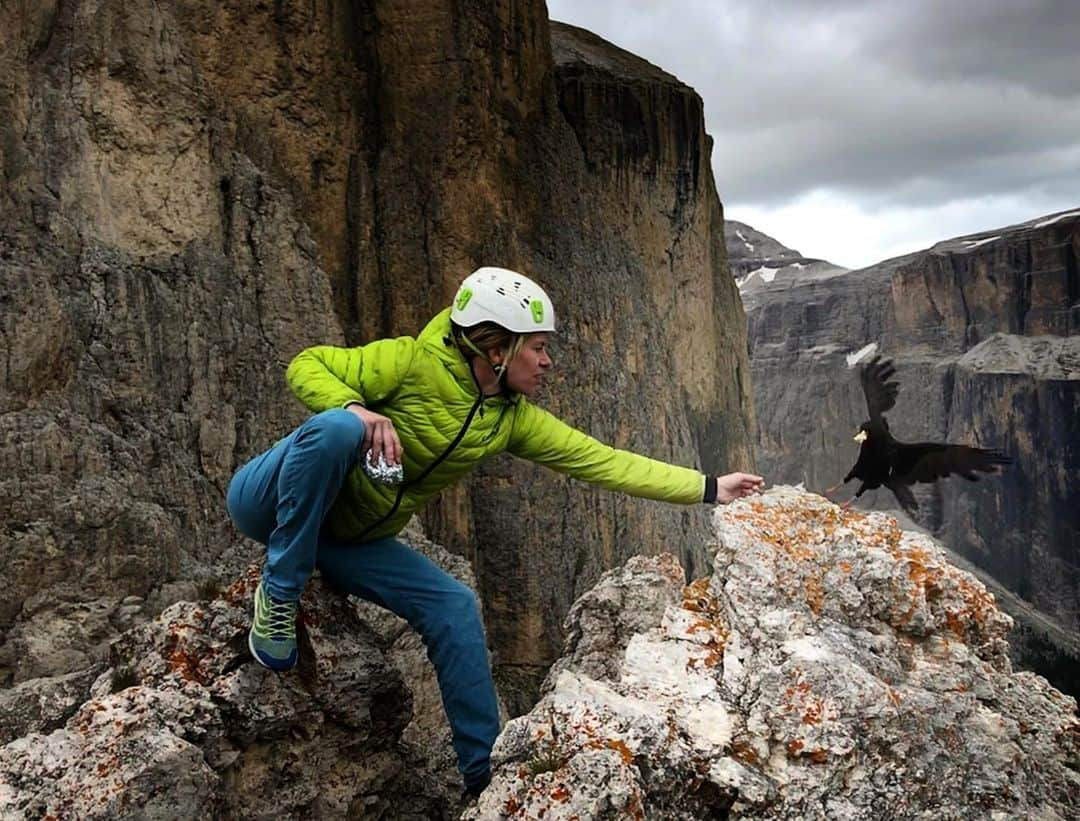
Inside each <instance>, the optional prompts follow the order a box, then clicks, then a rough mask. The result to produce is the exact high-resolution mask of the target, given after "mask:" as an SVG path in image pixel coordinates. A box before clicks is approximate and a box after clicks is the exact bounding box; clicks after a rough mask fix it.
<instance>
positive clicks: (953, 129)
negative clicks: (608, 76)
mask: <svg viewBox="0 0 1080 821" xmlns="http://www.w3.org/2000/svg"><path fill="white" fill-rule="evenodd" d="M548 10H549V14H550V17H551V18H552V19H553V20H560V21H563V22H567V23H573V24H574V25H578V26H582V27H583V28H587V29H589V30H590V31H592V32H595V33H596V34H598V35H600V36H601V37H603V38H604V39H606V40H609V41H611V42H612V43H614V44H615V45H617V46H620V47H621V48H624V49H626V50H628V51H631V52H633V53H635V54H637V55H639V56H641V57H644V58H645V59H646V60H649V61H650V62H652V63H654V64H656V65H658V66H659V67H661V68H663V69H664V70H666V71H668V72H669V73H671V74H674V75H675V76H677V77H678V78H679V79H680V80H681V81H683V82H684V83H686V84H687V85H690V86H692V87H693V88H694V89H695V90H696V91H697V92H698V94H700V95H701V97H702V99H703V100H704V103H705V120H706V130H707V131H708V132H709V134H711V135H712V137H713V139H714V141H715V145H714V148H713V157H712V159H713V173H714V174H715V176H716V184H717V188H718V189H719V192H720V199H721V200H722V201H723V203H724V207H725V215H726V216H727V218H728V219H736V220H740V221H742V222H746V223H749V224H750V225H752V226H753V227H755V228H757V229H758V230H760V231H763V232H765V233H766V234H769V235H770V236H772V237H774V238H775V239H777V240H779V241H780V242H782V243H783V244H785V245H787V246H788V247H791V248H795V249H797V250H799V251H801V252H802V253H803V254H804V255H806V256H809V257H820V258H823V259H827V260H829V261H831V262H834V263H837V264H839V265H845V266H847V267H852V268H854V267H862V266H864V265H870V264H872V263H874V262H878V261H880V260H883V259H887V258H888V257H892V256H896V255H898V254H903V253H907V252H908V251H914V250H919V249H921V248H926V247H928V246H930V245H932V244H934V243H935V242H937V241H939V240H943V239H948V238H950V237H955V236H961V235H964V234H970V233H975V232H977V231H984V230H990V229H994V228H1000V227H1002V226H1006V225H1011V224H1014V223H1017V222H1023V221H1025V220H1029V219H1032V218H1034V217H1037V216H1041V215H1043V214H1048V213H1052V212H1055V211H1063V210H1073V209H1080V0H1010V1H1009V2H1006V1H1005V0H882V1H880V2H866V0H857V1H856V0H813V2H810V0H805V2H803V1H802V0H715V2H704V0H702V1H701V2H698V1H697V0H682V1H681V2H678V3H674V2H672V3H661V2H644V0H621V1H618V2H616V1H615V0H613V1H612V2H598V1H597V0H549V1H548Z"/></svg>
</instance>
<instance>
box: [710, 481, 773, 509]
mask: <svg viewBox="0 0 1080 821" xmlns="http://www.w3.org/2000/svg"><path fill="white" fill-rule="evenodd" d="M764 484H765V480H764V479H762V478H761V477H760V476H755V475H754V474H753V473H728V474H726V475H724V476H717V477H716V501H717V502H719V503H720V504H724V505H726V504H727V503H728V502H734V501H735V500H736V499H741V498H742V497H743V496H750V495H751V494H753V493H759V492H760V491H761V488H762V486H763V485H764Z"/></svg>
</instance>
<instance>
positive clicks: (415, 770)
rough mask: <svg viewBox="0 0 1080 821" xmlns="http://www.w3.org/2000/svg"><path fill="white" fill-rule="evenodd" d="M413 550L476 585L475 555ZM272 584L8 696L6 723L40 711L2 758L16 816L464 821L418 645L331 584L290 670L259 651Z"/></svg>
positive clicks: (3, 788)
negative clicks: (261, 601)
mask: <svg viewBox="0 0 1080 821" xmlns="http://www.w3.org/2000/svg"><path fill="white" fill-rule="evenodd" d="M410 540H411V542H412V544H413V545H414V546H416V547H417V548H418V549H421V550H422V551H423V552H424V553H425V554H427V555H428V556H430V557H431V558H432V559H433V560H435V561H437V562H438V563H440V564H442V565H443V566H444V567H446V568H447V569H448V570H450V571H451V572H453V573H454V574H455V575H458V577H459V578H461V579H462V581H465V582H466V583H470V584H471V583H473V578H472V574H471V572H470V571H469V568H468V566H467V563H465V562H464V560H463V559H461V558H460V557H456V556H451V555H450V554H448V553H446V551H445V550H443V549H442V548H440V547H438V546H437V545H434V544H432V543H430V542H428V541H427V540H426V539H424V538H423V536H422V535H420V534H418V533H412V534H411V535H410ZM258 572H259V569H258V567H257V566H252V567H251V568H249V569H248V571H246V572H245V573H244V575H243V576H242V577H241V578H240V579H238V580H237V581H236V582H235V583H234V584H232V585H230V586H229V587H228V588H227V589H226V590H225V591H224V592H223V593H222V594H221V595H220V596H219V597H217V598H214V599H213V600H210V601H203V602H187V601H185V602H178V603H176V604H173V605H171V606H170V607H168V608H166V609H165V610H164V611H163V612H162V613H161V614H160V615H159V616H158V617H157V618H156V619H154V620H153V621H151V622H149V623H147V624H145V625H143V626H141V627H138V628H133V629H131V630H129V631H128V632H126V633H125V634H124V635H123V636H121V637H120V638H119V639H118V640H117V641H115V642H114V643H113V645H112V647H111V652H110V656H109V659H108V661H107V663H103V664H101V665H99V666H98V667H96V668H91V669H89V670H87V671H85V672H83V673H81V674H79V676H78V678H77V680H76V678H75V677H70V676H69V677H65V678H62V679H56V680H49V679H36V680H33V681H28V682H24V683H23V684H21V685H19V687H17V688H15V689H14V690H12V691H8V693H7V694H6V696H5V698H4V700H3V701H0V709H3V711H4V713H5V718H9V717H12V716H13V714H16V713H19V707H20V706H22V707H23V708H25V707H27V706H29V705H30V703H31V702H34V703H36V704H37V705H39V707H38V708H34V709H24V710H23V712H21V713H19V715H21V718H22V722H21V725H16V726H19V729H18V730H17V732H16V734H17V735H18V736H19V737H18V738H15V739H14V740H10V743H7V745H6V746H4V747H2V748H0V816H3V817H4V818H42V817H52V818H79V819H113V818H148V817H153V818H176V819H181V818H183V819H194V818H199V819H201V818H263V817H266V816H267V815H274V816H277V817H281V818H310V817H318V818H345V817H350V818H354V817H355V818H359V817H363V818H374V817H391V818H403V819H405V818H416V819H419V818H440V817H451V816H452V815H456V814H457V812H458V811H459V810H460V809H461V805H460V803H459V802H460V793H461V784H460V777H459V776H458V775H457V772H456V768H455V763H456V762H455V759H454V756H453V751H452V749H451V747H450V732H449V729H448V727H447V725H446V719H445V716H444V713H443V711H442V705H441V702H440V701H438V696H437V693H438V690H437V686H436V684H435V676H434V673H433V671H432V669H431V667H430V665H429V664H428V663H427V660H426V657H425V654H424V651H423V646H422V645H421V644H420V642H419V639H418V638H417V636H416V634H415V633H413V632H412V631H411V630H410V629H409V628H408V626H407V625H405V623H404V622H403V621H401V620H400V619H397V618H396V617H394V616H391V615H390V614H388V613H386V612H385V611H381V610H378V609H377V608H373V607H371V606H370V605H367V604H364V603H357V602H355V601H354V600H351V599H346V598H345V597H343V596H341V595H339V594H337V593H334V592H332V591H330V590H328V589H327V588H326V587H324V586H323V585H322V584H321V582H319V581H316V582H314V583H313V584H312V586H311V587H310V588H309V589H308V591H307V592H306V593H305V596H304V599H303V601H302V614H301V623H302V628H301V632H300V636H301V662H300V665H299V667H298V669H297V671H296V672H292V673H288V674H275V673H272V672H270V671H269V670H265V669H263V668H262V667H260V666H258V665H257V664H255V662H254V661H253V660H252V659H251V657H250V655H249V654H248V652H247V630H248V627H249V626H250V601H251V594H252V590H253V589H254V586H255V584H256V582H257V578H258ZM15 692H21V693H22V694H24V697H23V698H22V699H20V703H19V705H16V704H15V699H14V698H12V694H13V693H15ZM432 693H434V694H435V699H434V700H433V699H432ZM30 694H33V695H34V697H33V698H31V697H30ZM46 704H51V705H52V706H51V707H50V708H49V709H45V705H46ZM61 705H62V707H61ZM61 713H64V714H66V717H65V718H64V719H63V720H62V721H59V722H58V721H57V719H58V718H59V717H60V714H61ZM13 724H15V722H5V725H6V727H8V728H10V727H11V726H13ZM57 724H59V726H57ZM5 740H8V739H5Z"/></svg>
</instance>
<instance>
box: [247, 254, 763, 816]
mask: <svg viewBox="0 0 1080 821" xmlns="http://www.w3.org/2000/svg"><path fill="white" fill-rule="evenodd" d="M554 330H555V311H554V309H553V308H552V305H551V300H550V299H549V298H548V295H547V294H546V293H545V292H544V290H543V289H542V288H540V286H538V285H537V284H536V283H534V282H532V281H531V280H529V279H528V278H526V277H524V276H522V275H521V274H518V273H515V272H513V271H508V270H506V269H504V268H480V269H479V270H477V271H475V272H474V273H472V274H471V275H470V276H469V277H467V278H466V279H465V281H464V282H463V283H462V284H461V287H460V288H459V290H458V293H457V296H456V297H455V298H454V303H453V305H451V307H449V308H447V309H446V310H444V311H442V312H441V313H440V314H439V315H438V316H436V317H435V318H434V319H433V320H431V322H430V323H428V326H427V327H426V328H425V329H424V330H423V332H422V333H421V334H420V336H419V337H417V338H416V339H413V338H411V337H399V338H397V339H383V340H379V341H377V342H372V343H371V344H369V345H364V346H362V347H359V348H335V347H329V346H322V347H315V348H309V349H308V350H306V351H304V352H302V353H301V354H300V355H298V356H297V357H296V358H295V359H294V360H293V361H292V363H291V364H290V365H289V368H288V371H287V374H286V375H287V378H288V382H289V385H290V387H291V388H292V390H293V391H294V392H295V393H296V395H297V396H298V397H299V398H300V399H301V400H302V401H303V402H304V404H306V405H307V406H308V407H309V408H311V410H313V411H315V412H316V413H315V415H314V416H312V417H310V418H309V419H308V420H307V421H306V422H304V423H303V424H302V425H300V427H298V428H297V429H296V430H295V431H293V432H292V433H291V434H290V435H289V436H287V437H286V438H285V439H283V440H282V441H280V442H278V443H277V444H276V445H275V446H274V447H273V448H271V449H270V450H269V451H267V452H265V453H263V454H262V455H260V456H257V457H256V458H255V459H253V460H252V461H251V462H249V463H248V464H246V465H244V466H243V467H242V468H241V469H240V470H239V471H238V472H237V474H236V476H235V477H234V478H233V480H232V483H231V485H230V487H229V494H228V507H229V513H230V515H231V516H232V518H233V520H234V521H235V522H236V525H237V527H239V529H240V530H241V531H242V532H243V533H244V534H246V535H247V536H249V537H251V538H253V539H256V540H258V541H260V542H263V543H264V544H266V545H267V559H266V565H265V567H264V569H263V577H262V581H261V583H260V584H259V586H258V588H257V589H256V592H255V616H254V620H253V623H252V627H251V632H250V634H249V638H248V643H249V646H250V648H251V653H252V655H253V656H254V657H255V659H256V660H257V661H258V662H259V663H260V664H262V665H264V666H266V667H269V668H271V669H273V670H288V669H290V668H291V667H293V666H294V665H295V664H296V661H297V646H296V613H297V601H298V600H299V598H300V594H301V593H302V592H303V589H304V585H305V584H306V583H307V580H308V578H309V577H310V576H311V573H312V572H313V570H314V568H315V567H318V568H319V570H320V571H321V573H322V575H323V578H324V579H326V580H327V581H328V582H329V583H330V584H331V585H333V586H335V587H337V588H340V589H343V590H345V591H347V592H349V593H352V594H354V595H356V596H360V597H361V598H364V599H367V600H369V601H372V602H375V603H376V604H379V605H381V606H383V607H386V608H389V609H390V610H392V611H393V612H395V613H397V614H398V615H400V616H402V617H403V618H405V619H406V620H408V622H409V623H410V624H411V625H412V626H413V627H414V628H415V629H416V630H417V631H418V632H419V633H420V635H421V636H422V637H423V639H424V643H425V645H426V646H427V651H428V657H429V658H430V659H431V661H432V663H433V664H434V665H435V670H436V673H437V675H438V680H439V687H440V689H441V691H442V697H443V705H444V707H445V709H446V713H447V717H448V718H449V721H450V726H451V729H452V731H453V742H454V749H455V752H456V753H457V756H458V766H459V768H460V769H461V773H462V775H463V777H464V780H465V786H466V792H469V793H471V794H474V795H475V794H479V792H480V791H481V790H482V789H483V788H484V787H485V786H486V785H487V783H488V781H490V778H491V775H490V769H489V767H490V765H489V756H490V752H491V746H492V744H493V743H494V741H495V736H496V735H497V734H498V731H499V716H498V708H497V706H496V700H495V688H494V686H493V684H492V680H491V672H490V669H489V666H488V657H487V647H486V645H485V641H484V632H483V626H482V624H481V621H480V617H479V611H478V608H477V601H476V597H475V594H474V593H473V592H472V590H470V589H469V588H468V587H466V586H465V585H463V584H461V583H460V582H458V581H457V580H455V579H454V578H453V577H451V576H450V575H448V574H447V573H445V572H444V571H443V570H441V569H440V568H439V567H437V566H436V565H434V564H433V563H432V562H430V561H428V560H427V559H426V558H424V557H423V556H421V555H420V554H419V553H416V552H415V551H413V550H411V549H410V548H408V547H406V546H405V545H404V544H402V543H401V542H399V541H397V540H396V539H395V538H394V536H395V535H396V534H397V533H398V532H399V531H400V530H401V529H402V528H403V527H404V526H405V523H406V522H407V521H408V520H409V517H410V516H412V514H413V512H414V511H416V509H417V508H419V507H420V506H421V505H422V504H423V503H424V502H425V501H427V499H429V498H430V497H432V496H433V495H435V494H436V493H438V492H439V491H440V490H442V489H443V488H445V487H447V486H448V485H450V484H452V483H453V482H454V481H456V480H457V479H458V478H459V477H461V476H462V475H464V474H465V473H466V472H467V471H469V470H471V469H472V468H473V467H475V466H476V465H477V464H478V463H479V462H480V461H481V460H483V459H484V458H486V457H488V456H491V455H492V454H495V453H499V452H501V451H509V452H510V453H513V454H515V455H517V456H521V457H524V458H526V459H530V460H532V461H535V462H539V463H541V464H544V465H547V466H549V467H552V468H554V469H555V470H559V471H562V472H565V473H568V474H570V475H571V476H574V477H576V478H578V479H583V480H585V481H588V482H592V483H594V484H598V485H601V486H603V487H605V488H608V489H611V490H620V491H623V492H626V493H630V494H633V495H635V496H644V497H647V498H650V499H660V500H664V501H669V502H678V503H682V504H690V503H694V502H717V501H719V502H729V501H731V500H733V499H736V498H739V497H740V496H745V495H747V494H750V493H752V492H754V491H756V490H757V489H759V488H760V486H761V484H762V479H761V477H760V476H753V475H751V474H746V473H731V474H728V475H726V476H721V477H709V476H703V475H702V474H701V473H699V472H698V471H696V470H690V469H687V468H682V467H675V466H673V465H668V464H665V463H663V462H658V461H655V460H652V459H648V458H646V457H643V456H638V455H636V454H632V453H629V452H626V451H621V450H616V449H614V448H611V447H608V446H607V445H603V444H601V443H600V442H598V441H596V440H595V439H592V438H591V437H589V436H586V435H585V434H584V433H581V432H580V431H577V430H575V429H573V428H571V427H569V426H568V425H565V424H564V423H562V422H560V421H559V420H558V419H556V418H555V417H554V416H552V415H551V414H549V413H547V412H545V411H543V410H541V409H540V408H538V407H536V406H535V405H533V404H531V403H530V402H529V401H528V397H530V396H532V395H533V394H535V393H536V391H537V389H538V388H539V387H540V385H541V383H542V381H543V378H544V374H545V373H546V372H547V371H548V369H549V368H551V366H552V361H551V357H550V356H549V354H548V350H547V342H548V336H549V335H550V334H551V333H552V332H554ZM364 463H367V464H366V465H365V464H364ZM395 471H396V472H399V473H403V481H401V482H400V483H397V484H394V483H393V482H394V480H395V478H396V477H395V476H394V475H393V474H394V473H395ZM386 480H389V482H390V483H387V481H386Z"/></svg>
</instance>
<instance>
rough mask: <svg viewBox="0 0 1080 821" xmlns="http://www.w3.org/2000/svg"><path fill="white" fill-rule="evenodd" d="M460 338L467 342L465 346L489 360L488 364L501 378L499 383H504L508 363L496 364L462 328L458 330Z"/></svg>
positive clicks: (486, 360)
mask: <svg viewBox="0 0 1080 821" xmlns="http://www.w3.org/2000/svg"><path fill="white" fill-rule="evenodd" d="M458 338H459V339H460V340H461V341H462V342H464V343H465V347H467V348H468V349H469V350H471V351H472V352H473V353H475V354H476V355H477V356H479V357H480V358H481V359H482V360H484V361H485V362H487V363H488V365H490V366H491V369H492V370H493V371H495V376H496V377H498V379H499V384H502V382H503V379H505V377H506V363H505V362H501V363H499V364H498V365H496V364H495V363H494V362H492V361H491V359H489V358H488V355H487V354H486V353H484V352H483V351H482V350H480V348H478V347H477V346H476V343H475V342H473V341H472V340H471V339H469V336H468V334H466V333H465V330H464V329H461V330H459V331H458ZM504 387H505V386H504Z"/></svg>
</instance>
